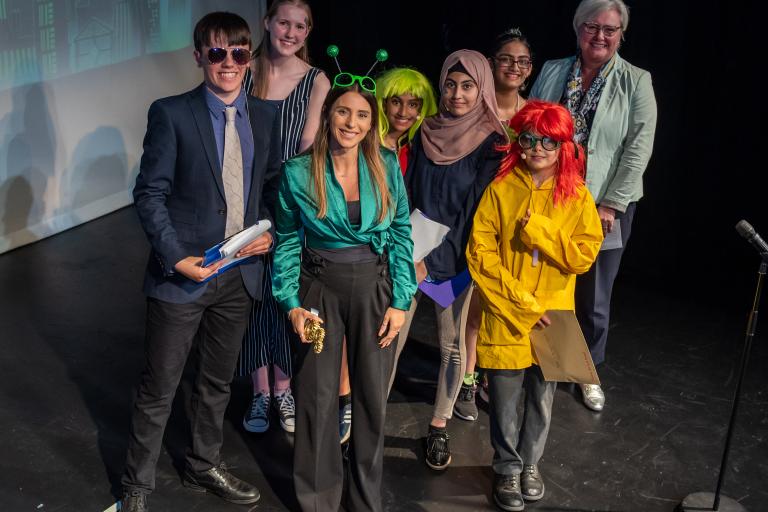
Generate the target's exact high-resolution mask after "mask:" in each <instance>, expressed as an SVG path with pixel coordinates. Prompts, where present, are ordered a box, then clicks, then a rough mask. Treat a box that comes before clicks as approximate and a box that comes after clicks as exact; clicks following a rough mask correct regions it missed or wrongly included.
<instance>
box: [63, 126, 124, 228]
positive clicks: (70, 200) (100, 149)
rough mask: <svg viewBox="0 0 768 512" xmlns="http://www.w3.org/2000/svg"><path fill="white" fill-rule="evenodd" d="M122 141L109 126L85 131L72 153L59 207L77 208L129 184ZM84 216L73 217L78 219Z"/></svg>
mask: <svg viewBox="0 0 768 512" xmlns="http://www.w3.org/2000/svg"><path fill="white" fill-rule="evenodd" d="M129 178H130V176H129V173H128V157H127V154H126V150H125V141H124V139H123V135H122V134H121V133H120V131H119V130H118V129H117V128H115V127H113V126H100V127H99V128H97V129H96V130H94V131H92V132H91V133H88V134H87V135H85V136H84V137H83V138H82V139H81V140H80V142H78V144H77V147H76V148H75V151H74V153H73V155H72V164H71V166H70V172H69V173H68V179H67V183H66V185H65V187H66V188H65V190H64V191H63V194H62V196H63V198H65V200H64V201H63V204H62V208H63V209H66V210H71V211H74V212H77V210H78V209H79V208H82V207H84V206H86V205H88V204H91V203H94V202H96V201H99V200H101V199H104V198H106V197H109V196H111V195H113V194H117V193H126V192H125V191H126V190H127V189H129V188H130V184H129ZM86 220H90V217H89V218H86V219H77V222H76V223H80V222H83V221H86Z"/></svg>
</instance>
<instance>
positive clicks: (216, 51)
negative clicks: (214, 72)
mask: <svg viewBox="0 0 768 512" xmlns="http://www.w3.org/2000/svg"><path fill="white" fill-rule="evenodd" d="M227 51H229V53H230V54H231V55H232V60H233V61H235V64H238V65H240V66H243V65H245V64H248V62H250V60H251V51H250V50H246V49H245V48H210V49H209V50H208V62H210V63H211V64H218V63H219V62H224V59H226V58H227Z"/></svg>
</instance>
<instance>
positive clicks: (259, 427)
mask: <svg viewBox="0 0 768 512" xmlns="http://www.w3.org/2000/svg"><path fill="white" fill-rule="evenodd" d="M269 402H270V396H269V393H256V394H255V395H253V401H252V402H251V407H250V408H249V409H248V410H247V411H245V417H244V418H243V427H244V428H245V430H247V431H248V432H256V433H257V434H260V433H262V432H266V431H267V429H269Z"/></svg>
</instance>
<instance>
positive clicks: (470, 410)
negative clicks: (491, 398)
mask: <svg viewBox="0 0 768 512" xmlns="http://www.w3.org/2000/svg"><path fill="white" fill-rule="evenodd" d="M476 391H477V384H473V385H472V386H470V385H468V384H462V385H461V390H460V391H459V398H457V399H456V403H455V404H453V413H454V414H455V415H456V416H458V417H459V418H461V419H463V420H467V421H475V420H476V419H477V405H476V404H475V392H476Z"/></svg>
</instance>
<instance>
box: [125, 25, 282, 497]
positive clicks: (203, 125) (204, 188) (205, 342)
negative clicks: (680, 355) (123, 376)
mask: <svg viewBox="0 0 768 512" xmlns="http://www.w3.org/2000/svg"><path fill="white" fill-rule="evenodd" d="M194 44H195V52H194V56H195V60H196V61H197V64H198V66H199V67H201V68H202V70H203V79H204V83H203V84H201V85H200V86H199V87H197V88H195V89H194V90H192V91H189V92H187V93H184V94H181V95H179V96H172V97H169V98H163V99H160V100H157V101H155V102H154V103H153V104H152V106H151V107H150V109H149V115H148V117H149V121H148V127H147V133H146V136H145V138H144V154H143V156H142V158H141V167H140V171H139V176H138V178H137V179H136V187H135V189H134V193H133V194H134V200H135V204H136V210H137V212H138V214H139V218H140V221H141V225H142V227H143V228H144V231H145V232H146V234H147V238H148V239H149V242H150V245H151V249H152V250H151V254H150V257H149V263H148V265H147V271H146V274H145V279H144V292H145V293H146V294H147V324H146V340H145V353H146V364H145V367H144V370H143V372H142V375H141V381H140V384H139V387H138V390H137V392H136V399H135V404H134V408H133V414H132V421H131V430H130V436H129V439H128V453H127V458H126V467H125V473H124V474H123V477H122V484H123V492H124V495H123V508H122V510H123V511H129V512H139V511H142V512H145V511H146V510H148V509H147V495H148V494H149V493H150V492H151V491H152V490H153V488H154V484H155V466H156V464H157V458H158V456H159V454H160V449H161V445H162V439H163V431H164V430H165V425H166V423H167V420H168V417H169V415H170V412H171V403H172V401H173V397H174V395H175V392H176V388H177V386H178V383H179V380H180V379H181V375H182V371H183V369H184V365H185V363H186V360H187V357H188V355H189V352H190V350H191V347H192V344H193V343H192V342H193V339H196V343H195V346H196V348H197V350H198V357H197V360H198V361H199V363H198V366H197V373H196V377H195V381H194V388H193V391H192V396H191V413H190V418H189V421H190V427H191V428H190V430H191V434H192V440H191V446H189V448H188V450H187V454H186V468H185V470H184V475H183V483H184V485H186V486H187V487H190V488H192V489H194V490H197V491H201V492H206V491H208V492H213V493H215V494H217V495H219V496H221V497H222V498H224V499H225V500H227V501H230V502H233V503H240V504H247V503H253V502H255V501H257V500H258V499H259V491H258V490H257V489H256V488H255V487H254V486H252V485H250V484H248V483H246V482H244V481H242V480H240V479H238V478H237V477H235V476H234V475H232V474H231V473H229V471H227V469H226V466H225V465H224V464H223V462H222V461H221V457H220V449H221V444H222V430H223V419H224V411H225V409H226V407H227V403H228V402H229V395H230V389H229V386H230V381H231V380H232V377H233V374H234V369H235V364H236V363H237V357H238V353H239V350H240V344H241V341H242V338H243V333H244V330H245V326H246V321H247V319H248V315H249V313H250V310H251V306H252V301H253V298H254V297H260V296H261V290H260V286H261V281H262V277H261V274H262V271H263V261H262V259H263V256H262V255H263V254H265V253H266V252H268V251H269V250H270V248H271V246H272V240H273V238H272V233H271V232H267V233H264V234H263V235H261V236H260V237H259V238H258V239H257V240H255V241H254V242H253V243H251V244H249V245H248V246H246V247H245V248H243V249H242V251H241V252H240V254H239V255H241V256H252V257H251V258H250V260H248V262H246V263H244V264H242V265H240V266H239V267H235V268H233V269H230V270H227V271H225V272H221V273H219V272H218V270H219V266H218V265H211V266H209V267H202V266H201V262H202V257H201V256H202V254H203V252H204V251H205V249H207V248H208V247H210V246H212V245H214V244H216V243H217V242H219V241H221V240H222V239H223V238H224V237H225V232H226V235H227V236H228V235H230V234H231V232H232V231H234V230H237V229H242V228H243V227H248V226H250V225H252V224H254V223H255V222H256V221H257V220H259V219H263V218H270V215H269V212H268V211H267V208H266V204H265V201H264V197H265V196H268V195H271V193H272V192H271V190H272V189H273V187H274V186H275V185H276V181H277V178H278V174H279V169H280V163H281V162H280V147H279V142H280V137H279V117H278V116H277V115H276V111H275V109H274V107H272V106H271V105H269V104H267V103H265V102H263V101H261V100H258V99H256V98H252V97H249V96H246V93H245V91H244V90H243V88H242V85H241V84H242V81H243V75H244V73H245V70H246V68H247V67H248V63H249V62H250V50H251V34H250V30H249V28H248V24H247V23H246V22H245V20H244V19H242V18H241V17H240V16H237V15H236V14H232V13H225V12H216V13H211V14H208V15H206V16H204V17H203V18H202V19H201V20H200V21H199V22H198V23H197V25H196V27H195V30H194ZM232 107H234V108H232ZM225 111H226V113H225ZM227 119H229V127H227ZM235 129H236V130H235ZM235 131H236V133H237V137H238V138H239V147H240V151H237V150H236V149H235V148H237V147H238V146H237V144H235V143H234V142H233V139H232V137H233V136H234V133H235ZM225 140H226V141H227V144H225ZM226 146H228V148H227V147H226ZM227 149H229V150H230V151H229V152H227ZM233 162H234V163H233ZM233 176H235V177H236V179H233V178H232V177H233ZM241 179H242V186H240V180H241ZM225 182H226V184H225ZM233 183H234V188H233V185H232V184H233ZM233 191H234V192H233Z"/></svg>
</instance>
